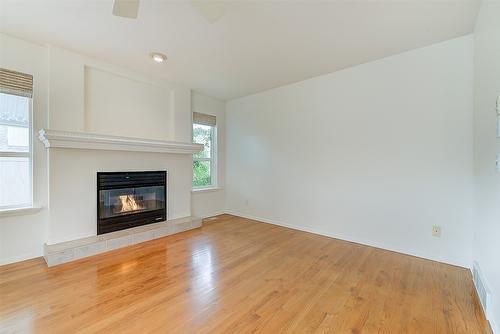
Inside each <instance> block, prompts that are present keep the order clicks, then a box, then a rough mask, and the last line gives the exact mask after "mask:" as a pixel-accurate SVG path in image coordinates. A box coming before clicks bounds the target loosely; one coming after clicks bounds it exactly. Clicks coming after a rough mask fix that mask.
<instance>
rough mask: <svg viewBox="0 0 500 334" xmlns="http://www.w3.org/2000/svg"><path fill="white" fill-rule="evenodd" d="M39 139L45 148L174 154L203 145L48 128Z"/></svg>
mask: <svg viewBox="0 0 500 334" xmlns="http://www.w3.org/2000/svg"><path fill="white" fill-rule="evenodd" d="M39 139H40V141H42V143H43V144H44V145H45V148H74V149H88V150H109V151H129V152H154V153H174V154H193V153H196V152H199V151H201V150H202V149H203V145H201V144H193V143H184V142H175V141H162V140H152V139H142V138H131V137H119V136H110V135H102V134H94V133H85V132H69V131H58V130H49V129H41V130H40V131H39Z"/></svg>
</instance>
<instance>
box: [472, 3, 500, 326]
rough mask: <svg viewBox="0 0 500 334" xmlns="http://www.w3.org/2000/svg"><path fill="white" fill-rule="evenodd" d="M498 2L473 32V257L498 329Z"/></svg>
mask: <svg viewBox="0 0 500 334" xmlns="http://www.w3.org/2000/svg"><path fill="white" fill-rule="evenodd" d="M499 18H500V4H499V3H498V2H497V3H493V2H488V1H485V2H483V3H482V6H481V10H480V12H479V15H478V18H477V25H476V32H475V81H474V82H475V106H474V107H475V143H474V144H475V146H474V149H475V172H476V195H477V206H478V219H477V220H476V224H475V238H474V260H476V261H477V262H478V263H479V266H480V267H481V271H482V274H483V275H484V278H485V279H486V281H487V283H488V285H489V288H490V290H491V296H492V298H491V300H492V301H493V304H492V305H489V307H488V318H489V320H490V322H491V324H492V326H493V327H496V332H499V331H500V327H498V326H499V325H500V260H499V258H498V257H499V254H500V242H499V240H500V224H499V217H500V205H499V203H500V173H499V172H497V171H496V170H495V160H496V159H497V154H499V153H500V139H497V138H496V120H497V116H496V111H495V101H496V98H497V96H498V95H500V20H499Z"/></svg>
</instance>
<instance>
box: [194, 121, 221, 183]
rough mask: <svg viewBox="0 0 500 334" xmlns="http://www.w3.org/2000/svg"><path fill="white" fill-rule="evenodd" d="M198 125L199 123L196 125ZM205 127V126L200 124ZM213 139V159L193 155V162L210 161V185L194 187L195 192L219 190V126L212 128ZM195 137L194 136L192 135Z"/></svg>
mask: <svg viewBox="0 0 500 334" xmlns="http://www.w3.org/2000/svg"><path fill="white" fill-rule="evenodd" d="M194 124H198V123H194V122H193V125H194ZM200 125H204V124H200ZM211 128H212V130H211V132H212V133H211V138H212V152H211V158H196V157H195V156H194V154H193V161H210V183H211V184H210V185H208V186H201V187H195V186H193V187H192V190H193V191H202V190H216V189H218V187H217V179H218V178H217V125H215V126H212V127H211ZM192 130H193V129H192V127H191V132H192ZM191 137H193V135H191Z"/></svg>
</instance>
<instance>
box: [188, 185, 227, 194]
mask: <svg viewBox="0 0 500 334" xmlns="http://www.w3.org/2000/svg"><path fill="white" fill-rule="evenodd" d="M220 190H222V188H217V187H211V188H194V189H192V190H191V192H192V193H194V194H199V193H210V192H213V191H220Z"/></svg>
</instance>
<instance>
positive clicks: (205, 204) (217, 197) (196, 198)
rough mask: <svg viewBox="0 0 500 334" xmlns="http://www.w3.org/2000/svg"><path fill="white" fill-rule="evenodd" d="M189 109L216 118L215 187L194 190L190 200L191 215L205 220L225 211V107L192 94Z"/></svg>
mask: <svg viewBox="0 0 500 334" xmlns="http://www.w3.org/2000/svg"><path fill="white" fill-rule="evenodd" d="M191 108H192V111H193V112H195V111H196V112H200V113H204V114H208V115H214V116H216V117H217V187H216V188H215V189H203V190H194V191H193V199H192V213H193V215H195V216H198V217H203V218H205V217H210V216H215V215H218V214H221V213H223V212H224V209H225V192H224V187H225V174H226V173H225V165H226V155H225V150H226V138H225V133H226V119H225V108H226V105H225V102H224V101H221V100H218V99H216V98H213V97H209V96H205V95H202V94H199V93H195V92H193V94H192V95H191Z"/></svg>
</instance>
